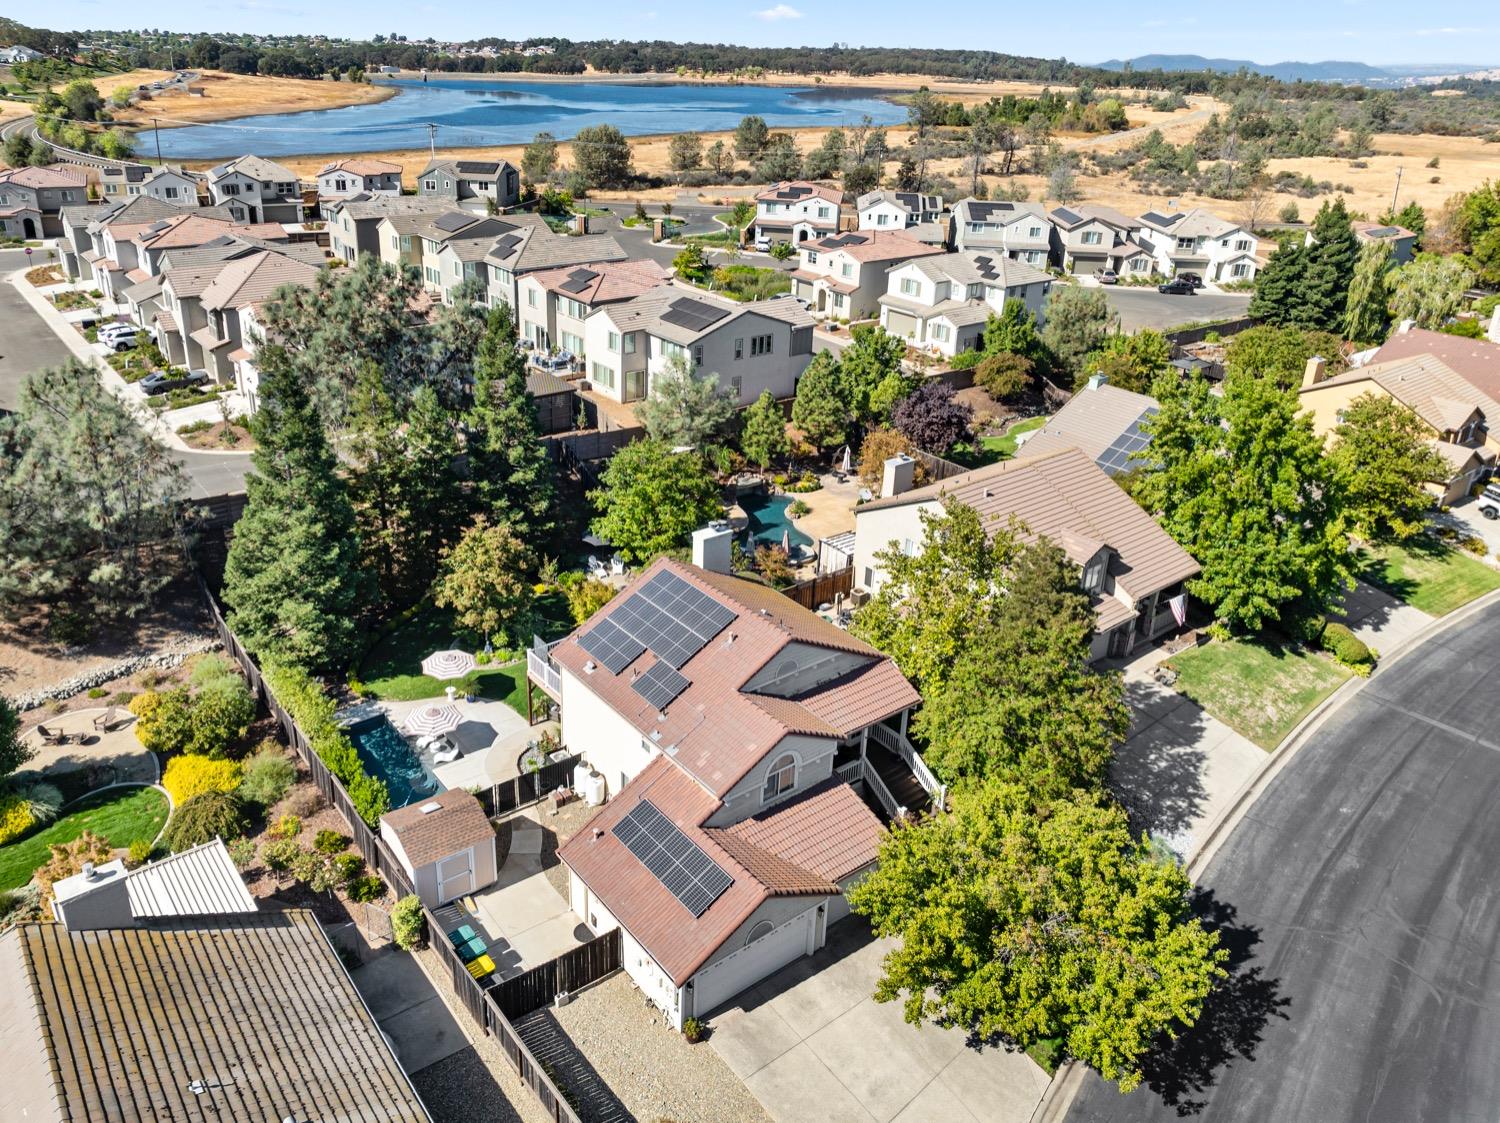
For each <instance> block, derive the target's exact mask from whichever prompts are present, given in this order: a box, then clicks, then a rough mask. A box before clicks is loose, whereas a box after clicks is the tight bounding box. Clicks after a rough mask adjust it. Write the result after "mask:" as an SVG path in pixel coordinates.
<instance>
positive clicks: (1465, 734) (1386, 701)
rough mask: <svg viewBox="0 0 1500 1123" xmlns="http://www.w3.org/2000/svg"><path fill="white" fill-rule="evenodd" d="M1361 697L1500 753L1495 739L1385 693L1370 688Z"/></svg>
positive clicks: (1499, 746)
mask: <svg viewBox="0 0 1500 1123" xmlns="http://www.w3.org/2000/svg"><path fill="white" fill-rule="evenodd" d="M1359 697H1360V698H1365V699H1368V700H1370V701H1372V702H1379V703H1380V704H1381V705H1383V706H1387V707H1389V708H1390V709H1392V710H1395V711H1396V712H1397V713H1398V714H1403V715H1405V716H1406V717H1409V718H1415V719H1416V720H1417V721H1420V722H1422V723H1423V724H1424V725H1430V726H1432V727H1433V728H1434V729H1441V730H1442V731H1443V732H1444V733H1451V734H1453V736H1455V737H1458V738H1460V739H1461V740H1464V741H1472V742H1474V744H1476V745H1479V746H1480V747H1481V748H1485V749H1489V750H1490V751H1491V752H1496V753H1500V744H1496V743H1495V742H1494V741H1487V740H1485V739H1484V738H1483V737H1481V736H1479V734H1477V733H1470V732H1469V731H1468V730H1467V729H1460V728H1459V727H1458V726H1456V725H1449V724H1448V723H1447V722H1446V721H1439V720H1438V719H1437V718H1435V717H1428V716H1427V715H1426V714H1421V713H1418V712H1417V711H1416V710H1409V709H1407V708H1406V707H1405V706H1403V705H1401V703H1399V702H1396V701H1393V700H1392V699H1390V698H1387V697H1386V696H1385V695H1383V694H1374V693H1371V692H1370V691H1369V690H1365V691H1363V692H1362V693H1361V694H1360V695H1359Z"/></svg>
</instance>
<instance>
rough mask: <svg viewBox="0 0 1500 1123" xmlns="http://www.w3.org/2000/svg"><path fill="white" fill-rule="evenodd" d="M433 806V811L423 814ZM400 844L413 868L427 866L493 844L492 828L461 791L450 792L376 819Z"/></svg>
mask: <svg viewBox="0 0 1500 1123" xmlns="http://www.w3.org/2000/svg"><path fill="white" fill-rule="evenodd" d="M433 804H437V810H436V811H431V810H427V811H424V810H423V808H431V807H432V805H433ZM380 821H381V822H382V823H385V824H386V825H388V826H389V827H390V828H391V830H392V831H394V832H395V835H396V837H397V838H398V839H399V840H400V841H401V849H402V850H404V851H405V852H406V857H407V859H408V860H409V861H410V862H411V864H412V866H413V868H415V867H418V866H427V865H431V864H432V863H433V862H436V861H437V860H438V859H440V858H446V857H448V856H449V855H450V854H458V853H460V852H462V851H464V850H468V849H469V848H470V847H472V846H481V845H483V844H485V843H486V842H489V843H493V842H494V838H495V828H494V827H492V826H490V820H489V817H488V816H487V815H485V813H484V808H483V807H481V806H480V805H479V800H477V799H475V798H474V797H473V796H472V795H470V794H469V793H468V792H466V791H464V790H463V789H462V788H450V789H449V790H448V791H446V792H443V793H442V794H441V795H438V796H434V797H433V798H432V799H427V800H423V801H422V802H421V803H411V804H408V805H407V806H405V807H402V808H400V809H398V810H396V811H389V812H387V813H386V814H384V815H382V816H381V817H380Z"/></svg>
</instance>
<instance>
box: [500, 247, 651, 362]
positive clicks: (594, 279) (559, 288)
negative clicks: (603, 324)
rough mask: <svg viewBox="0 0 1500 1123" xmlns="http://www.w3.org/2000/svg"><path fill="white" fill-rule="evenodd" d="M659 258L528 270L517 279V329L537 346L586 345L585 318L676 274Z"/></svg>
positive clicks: (575, 350) (578, 350)
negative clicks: (656, 260)
mask: <svg viewBox="0 0 1500 1123" xmlns="http://www.w3.org/2000/svg"><path fill="white" fill-rule="evenodd" d="M671 276H672V275H671V273H670V272H668V271H667V270H666V269H665V268H663V267H662V266H660V265H658V264H657V263H656V262H654V261H596V262H589V263H588V264H586V265H573V266H564V267H563V268H561V269H543V270H541V271H540V272H537V273H527V274H525V275H524V276H522V277H520V278H519V279H518V280H517V281H516V290H517V292H518V294H519V301H518V304H517V307H516V319H517V321H518V324H517V330H518V331H519V332H520V335H521V338H522V339H526V340H529V341H530V342H531V343H532V345H533V346H534V347H535V348H536V349H537V350H538V351H549V350H552V349H553V348H561V349H562V350H564V351H569V352H571V353H572V354H574V355H582V354H583V350H584V321H585V320H587V319H588V318H589V317H590V316H592V315H593V314H594V313H595V312H597V311H599V309H601V308H604V307H606V306H608V305H611V304H619V303H621V302H622V301H626V300H633V299H634V298H635V297H637V296H640V295H642V294H643V293H647V292H650V291H651V290H652V289H654V288H656V287H657V286H659V285H664V284H666V283H667V281H668V280H670V279H671Z"/></svg>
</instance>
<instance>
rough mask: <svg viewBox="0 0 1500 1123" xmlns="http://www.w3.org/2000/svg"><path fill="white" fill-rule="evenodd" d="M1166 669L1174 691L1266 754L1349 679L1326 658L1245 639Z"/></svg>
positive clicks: (1193, 652)
mask: <svg viewBox="0 0 1500 1123" xmlns="http://www.w3.org/2000/svg"><path fill="white" fill-rule="evenodd" d="M1167 665H1168V666H1170V667H1171V668H1172V669H1173V670H1175V671H1176V672H1177V676H1178V677H1177V689H1178V690H1179V691H1181V692H1182V693H1183V694H1185V695H1187V697H1189V698H1191V699H1192V700H1193V701H1194V702H1196V703H1198V705H1200V706H1202V707H1203V708H1204V709H1205V710H1207V711H1208V712H1209V713H1210V714H1212V715H1213V716H1214V717H1216V718H1218V719H1219V720H1220V721H1222V722H1223V723H1224V724H1225V725H1227V726H1229V727H1230V728H1231V729H1234V730H1235V731H1237V732H1238V733H1240V734H1242V735H1244V736H1245V737H1248V738H1249V739H1250V740H1252V741H1254V742H1255V743H1256V744H1257V745H1259V746H1260V747H1261V748H1263V749H1266V750H1267V751H1270V750H1273V749H1275V748H1276V746H1277V745H1279V744H1281V742H1282V740H1283V739H1285V737H1286V735H1287V734H1288V733H1290V732H1291V731H1292V729H1293V727H1294V726H1296V724H1297V723H1298V722H1299V721H1301V720H1302V719H1303V718H1304V717H1306V716H1307V715H1308V713H1310V712H1311V711H1312V708H1313V707H1314V706H1316V705H1317V704H1318V703H1319V702H1321V701H1322V700H1323V699H1324V698H1326V697H1328V695H1330V694H1332V693H1333V692H1334V690H1336V689H1337V688H1338V687H1339V685H1340V684H1341V683H1343V681H1344V680H1345V679H1347V678H1348V677H1349V674H1350V672H1349V671H1348V670H1346V669H1345V668H1343V667H1341V666H1339V665H1338V664H1337V663H1335V662H1334V661H1333V660H1332V659H1330V658H1328V657H1327V656H1325V655H1320V654H1318V653H1316V652H1313V651H1300V652H1299V651H1293V650H1292V649H1291V648H1288V647H1279V646H1276V645H1274V644H1271V643H1267V642H1264V641H1260V640H1247V639H1231V640H1216V641H1214V642H1212V643H1209V644H1207V645H1206V646H1204V647H1195V648H1192V649H1190V650H1188V651H1184V652H1182V653H1181V654H1179V655H1174V656H1172V658H1171V659H1170V660H1168V662H1167Z"/></svg>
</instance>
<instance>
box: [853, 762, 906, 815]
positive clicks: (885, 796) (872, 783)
mask: <svg viewBox="0 0 1500 1123" xmlns="http://www.w3.org/2000/svg"><path fill="white" fill-rule="evenodd" d="M861 778H862V779H863V780H864V782H865V783H866V784H867V785H868V786H869V788H870V790H871V791H872V792H874V793H875V798H876V799H878V800H880V806H881V807H884V808H885V813H886V814H887V815H889V816H890V817H891V818H892V819H893V820H894V819H904V818H906V808H904V807H902V806H901V805H900V804H899V803H897V802H896V797H895V796H893V795H892V794H891V789H890V788H888V787H886V786H885V781H884V780H882V779H881V778H880V773H879V772H877V771H875V769H873V768H866V769H864V776H863V777H861Z"/></svg>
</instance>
